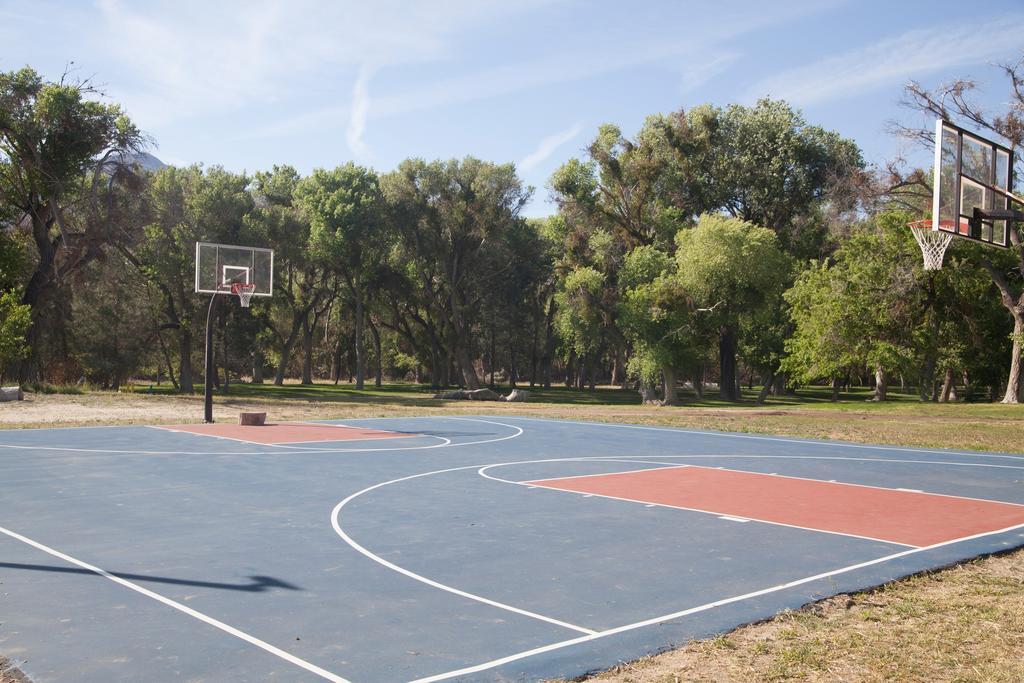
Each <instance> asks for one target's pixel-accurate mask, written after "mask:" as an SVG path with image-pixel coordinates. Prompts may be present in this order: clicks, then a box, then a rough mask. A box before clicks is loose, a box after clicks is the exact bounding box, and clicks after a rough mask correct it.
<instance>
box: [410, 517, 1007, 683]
mask: <svg viewBox="0 0 1024 683" xmlns="http://www.w3.org/2000/svg"><path fill="white" fill-rule="evenodd" d="M1020 528H1024V524H1017V525H1015V526H1010V527H1006V528H1005V529H998V530H996V531H989V532H986V533H983V534H975V535H973V536H964V537H963V538H957V539H954V540H952V541H943V542H942V543H936V544H934V545H928V546H924V547H922V548H911V549H910V550H904V551H902V552H898V553H893V554H892V555H886V556H884V557H879V558H877V559H874V560H868V561H866V562H860V563H858V564H851V565H848V566H846V567H840V568H839V569H833V570H831V571H827V572H823V573H821V574H815V575H814V576H807V577H804V578H802V579H796V580H794V581H788V582H786V583H780V584H778V585H776V586H771V587H769V588H762V589H761V590H757V591H752V592H750V593H744V594H743V595H737V596H734V597H731V598H723V599H721V600H715V601H714V602H709V603H705V604H703V605H698V606H696V607H690V608H688V609H684V610H679V611H678V612H672V613H671V614H666V615H663V616H660V617H654V618H653V619H645V620H644V621H638V622H635V623H632V624H626V625H625V626H617V627H615V628H610V629H607V630H605V631H600V632H598V633H595V634H594V635H592V636H580V637H579V638H572V639H570V640H563V641H560V642H557V643H552V644H550V645H544V646H541V647H538V648H534V649H532V650H524V651H523V652H517V653H515V654H512V655H508V656H506V657H501V658H499V659H493V660H491V661H489V662H484V663H483V664H477V665H475V666H469V667H465V668H463V669H458V670H456V671H447V672H445V673H440V674H435V675H433V676H427V677H424V678H417V679H414V680H413V681H410V683H435V681H444V680H447V679H449V678H455V677H456V676H464V675H466V674H471V673H477V672H480V671H486V670H487V669H493V668H494V667H496V666H501V665H502V664H509V663H511V662H514V661H518V660H520V659H525V658H526V657H530V656H533V655H539V654H543V653H545V652H551V651H553V650H559V649H561V648H563V647H568V646H570V645H576V644H579V643H586V642H590V641H592V640H597V639H599V638H604V637H606V636H612V635H616V634H619V633H625V632H626V631H632V630H635V629H638V628H643V627H644V626H653V625H655V624H660V623H663V622H666V621H670V620H672V619H679V618H681V617H686V616H689V615H691V614H697V613H698V612H706V611H707V610H710V609H714V608H715V607H721V606H723V605H729V604H732V603H734V602H741V601H743V600H749V599H750V598H756V597H760V596H762V595H768V594H770V593H777V592H779V591H782V590H786V589H787V588H795V587H796V586H800V585H803V584H806V583H811V582H813V581H818V580H820V579H827V578H829V577H831V576H837V575H839V574H846V573H848V572H851V571H856V570H857V569H863V568H864V567H870V566H872V565H876V564H880V563H882V562H888V561H890V560H896V559H899V558H901V557H906V556H908V555H914V554H916V553H921V552H924V551H926V550H934V549H936V548H941V547H942V546H946V545H951V544H953V543H960V542H962V541H971V540H974V539H977V538H983V537H985V536H991V535H993V534H1001V533H1006V532H1008V531H1013V530H1015V529H1020ZM886 583H887V582H886Z"/></svg>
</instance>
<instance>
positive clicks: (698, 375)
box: [690, 363, 704, 401]
mask: <svg viewBox="0 0 1024 683" xmlns="http://www.w3.org/2000/svg"><path fill="white" fill-rule="evenodd" d="M690 380H691V382H692V383H693V395H694V396H696V397H697V400H698V401H703V400H704V364H703V363H700V364H699V365H697V366H696V367H694V368H693V375H692V376H691V377H690Z"/></svg>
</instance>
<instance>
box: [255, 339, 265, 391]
mask: <svg viewBox="0 0 1024 683" xmlns="http://www.w3.org/2000/svg"><path fill="white" fill-rule="evenodd" d="M265 362H266V359H265V358H264V357H263V349H262V348H261V347H260V345H259V343H258V342H257V344H256V348H254V349H253V350H252V383H253V384H263V364H264V363H265Z"/></svg>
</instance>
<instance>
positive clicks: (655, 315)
mask: <svg viewBox="0 0 1024 683" xmlns="http://www.w3.org/2000/svg"><path fill="white" fill-rule="evenodd" d="M675 266H676V264H675V261H674V260H673V259H672V257H671V256H670V255H669V254H667V253H665V252H663V251H659V250H658V249H657V248H655V247H653V246H650V245H648V246H642V247H637V248H636V249H634V250H633V251H631V252H630V253H629V254H628V255H627V256H626V260H625V263H624V264H623V267H622V272H621V276H620V285H621V286H622V287H623V288H624V292H623V296H622V297H621V301H620V304H619V311H618V312H619V318H620V322H619V324H620V326H621V327H622V329H623V331H624V333H625V334H626V337H627V338H628V339H629V340H630V342H631V343H632V347H633V355H632V357H631V363H632V366H631V369H632V371H633V373H634V374H636V375H637V376H638V377H639V379H640V381H641V387H645V386H650V385H652V384H653V383H654V382H655V381H656V380H657V375H658V374H660V375H661V379H662V381H663V387H664V389H663V396H662V404H663V405H675V404H676V403H678V397H677V394H676V374H677V369H681V368H688V367H691V368H692V367H694V366H695V365H696V360H697V358H698V357H700V356H701V348H700V346H701V344H700V339H699V337H700V333H699V329H698V321H697V320H696V314H697V312H696V310H695V307H694V305H693V301H692V300H691V299H690V297H689V296H687V294H686V292H685V290H684V289H683V286H682V284H681V282H680V281H679V278H678V277H677V276H676V268H675ZM643 399H644V401H645V402H651V401H652V400H653V397H652V396H651V395H649V394H648V395H647V396H644V397H643Z"/></svg>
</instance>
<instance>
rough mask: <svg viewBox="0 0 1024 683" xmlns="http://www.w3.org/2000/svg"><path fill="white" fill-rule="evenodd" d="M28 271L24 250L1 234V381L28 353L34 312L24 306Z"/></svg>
mask: <svg viewBox="0 0 1024 683" xmlns="http://www.w3.org/2000/svg"><path fill="white" fill-rule="evenodd" d="M24 269H25V252H24V249H22V247H21V245H20V244H19V243H18V242H17V241H16V240H15V239H14V238H13V237H12V236H11V235H10V234H9V233H7V232H0V378H2V377H3V376H4V373H5V371H6V369H7V366H8V365H9V364H10V363H12V362H14V361H18V360H21V359H22V358H24V357H25V355H26V354H27V353H28V346H27V345H26V343H25V334H26V333H27V332H28V327H29V325H30V324H31V321H32V318H31V313H32V311H31V308H30V307H29V306H28V305H27V304H22V303H21V291H20V285H21V281H22V277H23V271H24Z"/></svg>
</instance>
